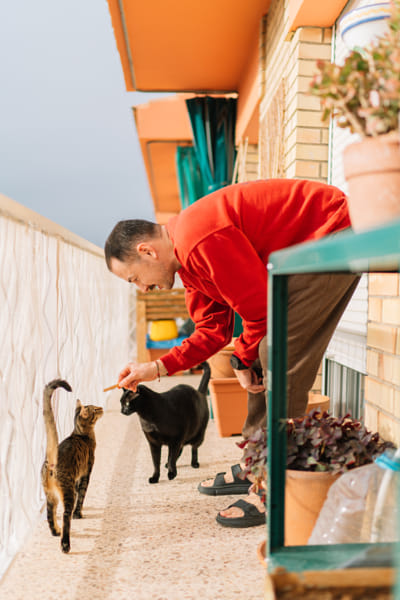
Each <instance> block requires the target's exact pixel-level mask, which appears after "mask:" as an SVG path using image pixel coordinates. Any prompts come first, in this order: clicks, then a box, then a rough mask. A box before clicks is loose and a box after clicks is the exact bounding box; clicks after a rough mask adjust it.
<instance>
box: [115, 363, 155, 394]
mask: <svg viewBox="0 0 400 600" xmlns="http://www.w3.org/2000/svg"><path fill="white" fill-rule="evenodd" d="M158 371H159V369H157V364H156V362H155V361H153V362H147V363H134V362H130V363H128V364H127V365H126V366H125V367H124V368H123V369H122V371H121V372H120V374H119V376H118V387H120V388H125V389H127V390H131V391H132V392H136V388H137V386H138V383H140V382H141V381H153V379H157V377H158Z"/></svg>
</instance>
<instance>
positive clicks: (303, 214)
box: [105, 179, 358, 527]
mask: <svg viewBox="0 0 400 600" xmlns="http://www.w3.org/2000/svg"><path fill="white" fill-rule="evenodd" d="M348 227H350V219H349V214H348V209H347V201H346V196H345V195H344V194H343V192H341V191H340V190H339V189H337V188H335V187H333V186H328V185H326V184H323V183H319V182H312V181H306V180H290V179H270V180H266V181H255V182H249V183H242V184H235V185H231V186H227V187H225V188H222V189H220V190H218V191H216V192H214V193H212V194H209V195H208V196H205V197H204V198H201V199H200V200H198V201H197V202H195V203H194V204H193V205H191V206H189V207H188V208H186V209H185V210H183V211H182V212H181V213H180V214H179V215H178V216H176V217H173V218H172V219H171V220H170V221H169V222H168V224H167V225H166V226H160V225H156V224H154V223H149V222H148V221H140V220H133V221H122V222H120V223H118V224H117V225H116V226H115V227H114V229H113V231H112V232H111V234H110V236H109V238H108V240H107V242H106V245H105V255H106V261H107V265H108V268H109V269H110V270H111V271H112V272H113V273H114V274H115V275H117V276H118V277H121V278H122V279H125V280H126V281H128V282H130V283H135V284H136V285H137V287H138V288H139V289H140V290H142V291H143V292H147V291H149V290H151V289H154V288H157V287H158V288H159V289H171V288H172V286H173V285H174V279H175V274H176V273H179V276H180V278H181V280H182V282H183V285H184V287H185V289H186V304H187V307H188V311H189V314H190V316H191V318H192V320H193V321H194V323H195V331H194V332H193V334H192V335H191V336H190V337H189V338H187V339H186V340H184V341H183V343H182V344H181V346H179V347H175V348H173V349H171V350H170V351H169V352H167V353H166V354H165V355H164V356H162V357H161V359H159V360H157V361H153V362H147V363H141V364H137V363H128V364H127V365H126V366H125V367H124V368H123V369H122V371H121V373H120V375H119V381H118V382H119V385H120V387H125V388H128V389H131V390H135V389H136V386H137V384H138V383H139V382H141V381H151V380H154V379H156V378H157V377H158V376H159V375H167V374H168V375H173V374H174V373H176V372H177V371H180V370H185V369H189V368H191V367H193V366H196V365H198V364H199V363H201V362H202V361H204V360H206V359H207V358H209V357H210V356H212V355H214V354H215V353H216V352H218V351H219V350H220V349H221V348H223V347H224V346H225V345H226V344H228V343H229V342H230V341H231V338H232V333H233V325H234V313H235V312H237V313H238V314H239V315H240V316H241V317H242V323H243V333H242V334H241V335H240V336H239V338H237V340H236V341H235V351H234V353H233V356H232V360H231V362H232V366H233V367H234V371H235V374H236V376H237V378H238V380H239V382H240V384H241V386H242V387H243V388H245V389H246V390H247V391H248V415H247V419H246V422H245V424H244V426H243V431H242V433H243V436H244V437H249V436H250V435H251V434H252V433H253V432H255V431H256V430H257V429H259V428H260V427H261V426H263V425H264V424H265V421H266V402H265V388H266V385H264V384H265V378H264V383H263V381H262V379H260V378H259V377H258V376H257V374H256V371H255V370H254V368H252V366H253V367H254V366H255V365H257V364H260V363H259V360H261V366H262V368H263V373H264V376H265V374H266V372H267V370H266V364H267V352H266V337H265V336H266V330H267V269H266V265H267V263H268V257H269V255H270V253H271V252H273V251H276V250H280V249H282V248H286V247H288V246H292V245H294V244H298V243H301V242H307V241H310V240H315V239H318V238H322V237H324V236H326V235H329V234H332V233H335V232H338V231H341V230H343V229H345V228H348ZM357 283H358V277H357V276H354V275H348V274H346V275H339V276H334V275H329V274H328V275H318V274H316V275H315V274H314V275H313V274H311V275H297V276H291V277H290V278H289V283H288V287H289V305H288V370H287V377H288V388H287V389H288V415H289V416H291V417H296V416H299V415H302V414H304V411H305V409H306V406H307V398H308V391H309V390H310V388H311V386H312V384H313V382H314V379H315V376H316V373H317V371H318V367H319V364H320V362H321V359H322V356H323V353H324V351H325V349H326V347H327V345H328V343H329V340H330V338H331V336H332V334H333V332H334V329H335V327H336V325H337V323H338V321H339V319H340V317H341V315H342V313H343V311H344V309H345V307H346V305H347V303H348V301H349V300H350V298H351V296H352V294H353V292H354V290H355V288H356V286H357ZM239 471H240V466H239V465H235V466H234V467H231V470H230V471H228V472H227V473H223V474H218V475H217V476H216V478H215V479H212V480H208V481H204V482H202V483H201V484H200V485H199V491H200V492H201V493H204V494H212V495H225V494H234V493H247V491H248V488H249V486H250V485H251V482H250V481H249V480H246V481H245V482H243V481H242V480H240V478H238V472H239ZM264 512H265V507H264V506H263V505H262V503H261V501H260V499H259V498H258V496H257V495H256V494H253V493H251V494H248V495H247V497H246V500H245V501H243V500H239V501H237V502H236V503H234V504H233V505H231V506H230V507H228V509H227V510H225V511H221V512H220V513H219V514H218V516H217V521H218V522H219V523H221V524H222V525H225V526H228V527H249V526H254V525H260V524H262V523H264V522H265V515H264Z"/></svg>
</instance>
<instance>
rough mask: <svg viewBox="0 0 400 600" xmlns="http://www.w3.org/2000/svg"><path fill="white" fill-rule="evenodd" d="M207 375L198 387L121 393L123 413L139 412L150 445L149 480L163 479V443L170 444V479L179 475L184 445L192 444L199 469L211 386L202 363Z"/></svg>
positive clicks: (206, 366)
mask: <svg viewBox="0 0 400 600" xmlns="http://www.w3.org/2000/svg"><path fill="white" fill-rule="evenodd" d="M200 366H201V368H202V369H203V375H202V378H201V381H200V384H199V387H198V389H197V390H196V389H195V388H193V387H192V386H191V385H186V384H180V385H176V386H175V387H173V388H171V389H170V390H168V391H167V392H162V393H158V392H155V391H154V390H151V389H149V388H148V387H146V386H145V385H139V386H138V388H137V391H136V392H131V391H130V390H125V391H124V393H123V394H122V396H121V412H122V414H124V415H131V414H132V413H134V412H137V413H138V415H139V419H140V424H141V427H142V430H143V433H144V435H145V436H146V438H147V441H148V442H149V444H150V450H151V456H152V459H153V464H154V473H153V475H152V476H151V477H150V479H149V483H157V482H158V480H159V479H160V462H161V446H163V445H166V446H168V462H167V464H166V467H167V468H168V479H174V477H176V475H177V470H176V461H177V459H178V457H179V456H180V454H181V452H182V449H183V446H185V445H186V444H190V445H191V446H192V461H191V465H192V467H193V468H194V469H198V467H199V466H200V465H199V462H198V456H197V449H198V447H199V446H200V445H201V444H202V442H203V440H204V434H205V431H206V427H207V424H208V419H209V411H208V404H207V386H208V382H209V379H210V367H209V364H208V363H207V362H204V363H202V364H201V365H200Z"/></svg>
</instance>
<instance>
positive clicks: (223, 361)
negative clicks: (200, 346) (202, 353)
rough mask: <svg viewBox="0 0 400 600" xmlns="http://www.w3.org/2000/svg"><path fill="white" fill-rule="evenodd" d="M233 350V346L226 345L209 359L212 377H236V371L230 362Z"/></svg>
mask: <svg viewBox="0 0 400 600" xmlns="http://www.w3.org/2000/svg"><path fill="white" fill-rule="evenodd" d="M233 350H234V347H233V346H225V348H223V349H222V350H220V351H219V352H217V353H216V354H214V356H211V358H209V359H208V363H209V365H210V369H211V378H212V379H217V378H220V377H235V373H234V372H233V369H232V367H231V363H230V358H231V356H232V352H233Z"/></svg>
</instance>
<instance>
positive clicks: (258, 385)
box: [233, 369, 265, 394]
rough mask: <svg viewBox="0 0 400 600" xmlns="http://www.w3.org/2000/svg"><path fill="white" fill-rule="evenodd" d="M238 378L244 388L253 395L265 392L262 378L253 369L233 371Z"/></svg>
mask: <svg viewBox="0 0 400 600" xmlns="http://www.w3.org/2000/svg"><path fill="white" fill-rule="evenodd" d="M233 372H234V373H235V375H236V377H237V378H238V381H239V383H240V385H241V386H242V388H244V389H245V390H247V391H248V392H251V393H252V394H258V393H259V392H264V391H265V388H264V385H263V381H262V377H258V375H257V373H256V372H255V371H253V369H240V370H238V369H233Z"/></svg>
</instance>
